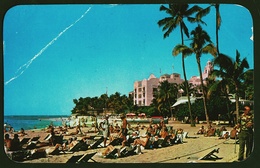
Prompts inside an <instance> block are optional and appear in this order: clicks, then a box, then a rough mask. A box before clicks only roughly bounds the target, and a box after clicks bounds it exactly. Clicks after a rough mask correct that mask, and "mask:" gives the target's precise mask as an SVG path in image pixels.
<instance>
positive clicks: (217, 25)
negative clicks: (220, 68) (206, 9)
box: [215, 4, 220, 55]
mask: <svg viewBox="0 0 260 168" xmlns="http://www.w3.org/2000/svg"><path fill="white" fill-rule="evenodd" d="M215 8H216V45H217V55H219V45H218V30H219V24H220V23H219V22H220V21H219V4H215Z"/></svg>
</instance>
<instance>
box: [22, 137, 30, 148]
mask: <svg viewBox="0 0 260 168" xmlns="http://www.w3.org/2000/svg"><path fill="white" fill-rule="evenodd" d="M30 139H31V138H23V139H22V140H21V141H20V148H22V147H23V146H24V145H26V144H28V142H29V140H30Z"/></svg>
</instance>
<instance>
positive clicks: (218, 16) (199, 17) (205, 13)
mask: <svg viewBox="0 0 260 168" xmlns="http://www.w3.org/2000/svg"><path fill="white" fill-rule="evenodd" d="M213 6H214V7H215V9H216V19H215V21H216V48H217V54H219V40H218V39H219V38H218V31H219V29H220V25H221V16H220V12H219V6H220V5H219V4H218V3H216V4H211V5H210V6H208V7H207V8H205V9H203V10H200V11H199V12H198V13H197V14H196V18H197V19H198V20H201V18H202V17H203V16H206V15H207V14H209V12H210V8H211V7H213Z"/></svg>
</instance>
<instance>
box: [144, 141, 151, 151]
mask: <svg viewBox="0 0 260 168" xmlns="http://www.w3.org/2000/svg"><path fill="white" fill-rule="evenodd" d="M144 149H153V142H152V141H151V140H150V139H148V142H147V143H146V145H145V146H144Z"/></svg>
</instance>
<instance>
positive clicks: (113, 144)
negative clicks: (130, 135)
mask: <svg viewBox="0 0 260 168" xmlns="http://www.w3.org/2000/svg"><path fill="white" fill-rule="evenodd" d="M122 142H123V139H122V138H115V139H113V140H112V141H111V142H110V143H109V144H108V145H112V146H116V145H120V144H121V143H122Z"/></svg>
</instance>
